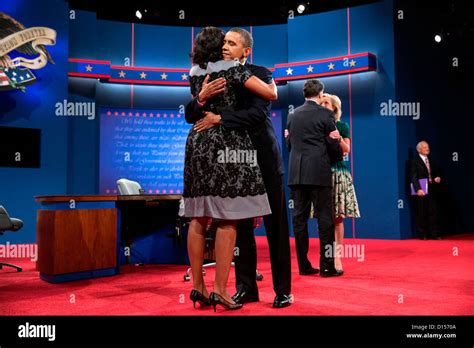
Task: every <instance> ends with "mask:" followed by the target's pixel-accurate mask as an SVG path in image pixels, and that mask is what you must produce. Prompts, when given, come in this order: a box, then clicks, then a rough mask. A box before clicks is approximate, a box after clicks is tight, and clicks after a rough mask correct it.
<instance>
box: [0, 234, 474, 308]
mask: <svg viewBox="0 0 474 348" xmlns="http://www.w3.org/2000/svg"><path fill="white" fill-rule="evenodd" d="M346 242H347V243H352V244H363V245H364V247H365V259H364V261H363V262H358V261H357V259H355V258H350V259H346V260H344V270H345V274H344V276H342V277H337V278H321V277H319V276H304V277H302V276H299V275H298V272H297V265H296V255H295V249H294V240H293V239H292V258H293V291H292V292H293V295H294V299H295V303H294V304H293V305H292V306H290V307H288V308H284V309H274V308H272V306H271V303H272V301H273V297H274V294H273V290H272V285H271V284H272V282H271V273H270V263H269V256H268V248H267V243H266V239H265V237H258V238H257V245H258V253H259V254H258V269H259V271H260V272H261V273H262V274H263V275H264V279H263V281H262V282H259V283H258V284H259V288H260V299H261V301H260V302H259V303H252V304H246V305H245V306H244V308H243V309H242V310H239V311H235V312H230V311H224V310H223V309H220V310H219V311H218V314H214V313H213V310H212V309H211V308H206V309H197V310H194V309H193V307H192V303H191V302H190V300H189V299H188V296H189V292H190V290H191V282H184V281H183V275H184V272H185V270H186V266H164V265H154V266H144V267H135V266H126V267H123V269H122V274H120V275H119V276H115V277H108V278H99V279H94V280H87V281H76V282H72V283H65V284H49V283H46V282H44V281H41V280H40V279H39V274H38V272H37V271H35V264H34V263H33V262H31V261H29V260H21V259H20V260H18V259H16V260H9V261H10V262H12V263H15V264H19V265H20V266H23V267H24V270H23V272H22V273H17V272H16V271H15V270H13V269H8V268H4V269H3V270H0V315H473V314H474V290H473V289H474V270H473V269H474V264H473V260H474V235H472V234H471V235H462V236H454V237H450V238H448V239H445V240H442V241H433V240H429V241H420V240H405V241H388V240H365V239H347V240H346ZM318 244H319V240H318V239H311V247H310V259H311V261H312V263H313V266H318V259H319V253H318ZM453 248H457V250H458V256H454V255H453V250H456V249H453ZM232 273H233V272H231V279H230V280H229V291H231V292H232V291H233V284H234V276H233V274H232ZM213 277H214V271H213V270H209V271H208V274H207V276H206V277H205V278H206V283H207V285H208V289H210V290H212V287H211V286H212V279H213Z"/></svg>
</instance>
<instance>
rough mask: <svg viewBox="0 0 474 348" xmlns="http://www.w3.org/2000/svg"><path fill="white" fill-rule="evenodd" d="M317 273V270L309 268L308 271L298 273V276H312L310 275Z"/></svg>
mask: <svg viewBox="0 0 474 348" xmlns="http://www.w3.org/2000/svg"><path fill="white" fill-rule="evenodd" d="M318 273H319V269H317V268H313V267H310V268H308V269H305V270H304V271H300V275H303V276H305V275H312V274H318Z"/></svg>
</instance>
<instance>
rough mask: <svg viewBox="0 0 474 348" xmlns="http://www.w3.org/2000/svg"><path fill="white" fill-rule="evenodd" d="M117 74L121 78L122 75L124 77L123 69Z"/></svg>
mask: <svg viewBox="0 0 474 348" xmlns="http://www.w3.org/2000/svg"><path fill="white" fill-rule="evenodd" d="M119 76H120V77H121V78H124V77H125V71H123V70H121V71H120V72H119Z"/></svg>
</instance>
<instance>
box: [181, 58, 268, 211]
mask: <svg viewBox="0 0 474 348" xmlns="http://www.w3.org/2000/svg"><path fill="white" fill-rule="evenodd" d="M207 74H209V75H210V79H209V81H212V80H214V79H216V78H218V77H224V78H225V79H226V81H227V85H226V90H225V92H224V93H222V94H221V95H219V96H217V97H214V98H212V99H211V100H209V101H208V103H210V109H211V111H213V112H215V113H219V110H222V109H223V108H225V109H229V108H233V107H234V106H235V105H237V102H238V98H240V96H241V93H239V91H242V89H243V88H244V86H243V84H244V83H245V82H246V81H247V80H248V79H249V78H250V77H251V73H250V71H249V70H248V68H246V67H245V66H243V65H240V64H238V63H237V62H232V61H231V62H229V61H219V62H216V63H209V64H208V66H207V69H206V70H204V69H201V68H199V67H198V66H194V67H193V68H192V69H191V71H190V83H191V92H192V94H193V95H197V94H198V93H199V91H200V89H201V87H202V83H203V80H204V78H205V76H206V75H207ZM183 198H184V216H186V217H211V218H215V219H222V220H240V219H247V218H252V217H257V216H264V215H268V214H271V210H270V205H269V203H268V197H267V194H266V192H265V186H264V183H263V179H262V174H261V172H260V168H259V166H258V163H257V152H256V150H255V149H254V148H253V145H252V142H251V140H250V137H249V135H248V133H247V131H246V130H244V129H240V130H229V129H225V128H224V127H223V126H221V125H217V126H214V127H212V128H210V129H208V130H206V131H203V132H199V133H198V132H196V131H194V130H193V129H191V130H190V132H189V134H188V138H187V140H186V152H185V164H184V190H183Z"/></svg>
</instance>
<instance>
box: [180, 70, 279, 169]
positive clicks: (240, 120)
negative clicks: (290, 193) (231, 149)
mask: <svg viewBox="0 0 474 348" xmlns="http://www.w3.org/2000/svg"><path fill="white" fill-rule="evenodd" d="M246 66H247V67H248V68H249V69H250V71H251V72H252V74H253V75H255V76H256V77H258V78H259V79H261V80H263V81H265V82H266V83H271V82H272V79H273V77H272V73H271V71H270V70H268V69H266V68H264V67H261V66H257V65H253V64H246ZM242 93H243V96H242V98H239V100H240V104H238V105H237V106H236V108H234V109H224V110H222V111H220V115H221V118H222V120H221V124H222V125H223V126H224V127H225V128H229V129H232V128H246V129H247V132H248V134H249V136H250V139H251V140H252V144H253V146H254V148H255V150H257V160H258V165H259V166H260V170H261V171H262V174H263V176H264V178H265V177H268V175H275V174H280V175H281V174H283V173H284V167H283V160H282V156H281V151H280V147H279V145H278V140H277V138H276V136H275V129H274V128H273V124H272V121H271V119H270V110H271V103H270V102H269V101H267V100H264V99H262V98H260V97H259V96H257V95H255V94H253V93H252V92H250V91H249V90H247V89H244V90H243V91H242ZM209 104H210V103H206V104H205V105H204V106H203V107H202V108H200V107H199V105H198V104H197V100H196V98H194V99H192V100H191V101H190V102H189V103H188V105H187V106H186V115H185V117H186V121H187V122H188V123H194V122H196V121H197V120H199V119H200V118H202V117H203V111H207V110H208V109H207V108H208V107H209V106H208V105H209Z"/></svg>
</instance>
